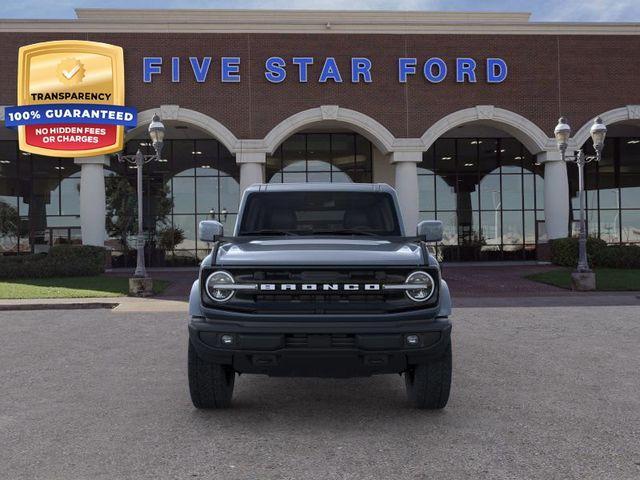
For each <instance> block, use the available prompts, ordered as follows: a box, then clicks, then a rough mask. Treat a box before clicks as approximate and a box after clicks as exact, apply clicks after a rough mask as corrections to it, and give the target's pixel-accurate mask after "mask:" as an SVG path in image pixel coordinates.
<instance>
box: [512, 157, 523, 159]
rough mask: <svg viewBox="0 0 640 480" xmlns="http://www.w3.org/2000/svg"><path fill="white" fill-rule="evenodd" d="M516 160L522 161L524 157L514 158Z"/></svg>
mask: <svg viewBox="0 0 640 480" xmlns="http://www.w3.org/2000/svg"><path fill="white" fill-rule="evenodd" d="M513 159H514V160H522V157H513Z"/></svg>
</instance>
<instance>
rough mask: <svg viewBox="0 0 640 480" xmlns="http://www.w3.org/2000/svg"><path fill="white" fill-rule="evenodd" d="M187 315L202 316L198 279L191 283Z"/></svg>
mask: <svg viewBox="0 0 640 480" xmlns="http://www.w3.org/2000/svg"><path fill="white" fill-rule="evenodd" d="M189 316H190V317H204V314H203V313H202V309H201V308H200V279H198V280H196V281H195V282H193V285H191V293H190V294H189Z"/></svg>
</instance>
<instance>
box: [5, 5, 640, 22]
mask: <svg viewBox="0 0 640 480" xmlns="http://www.w3.org/2000/svg"><path fill="white" fill-rule="evenodd" d="M76 7H85V8H91V7H93V8H294V9H317V8H324V9H354V10H473V11H517V12H531V13H532V14H533V17H532V20H534V21H576V22H578V21H586V22H616V21H617V22H620V21H623V22H624V21H627V22H629V21H631V22H640V0H484V1H482V0H372V1H365V0H322V1H318V0H18V1H6V2H3V5H2V10H1V11H0V17H2V18H74V16H75V15H74V13H73V9H74V8H76Z"/></svg>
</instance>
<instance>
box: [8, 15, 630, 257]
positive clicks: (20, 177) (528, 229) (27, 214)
mask: <svg viewBox="0 0 640 480" xmlns="http://www.w3.org/2000/svg"><path fill="white" fill-rule="evenodd" d="M77 17H78V18H77V19H74V20H42V21H34V20H1V21H0V38H1V39H2V42H1V43H0V53H1V55H2V58H3V60H4V68H3V70H2V72H0V75H1V76H2V82H1V84H0V85H1V86H0V97H1V98H0V105H5V106H9V105H14V104H15V103H16V78H17V57H18V48H19V47H21V46H23V45H28V44H32V43H37V42H43V41H48V40H65V39H76V40H91V41H97V42H106V43H109V44H113V45H119V46H121V47H123V49H124V57H125V79H126V105H127V106H131V107H135V108H137V110H138V127H137V128H134V129H132V130H130V131H129V132H128V133H127V136H126V145H125V151H126V152H127V153H135V151H136V150H137V149H138V148H141V149H143V150H145V151H148V150H149V149H150V145H149V140H148V138H147V134H146V128H147V126H148V124H149V123H150V121H151V118H152V116H153V114H154V113H158V114H159V115H160V117H161V118H162V121H163V122H164V124H165V125H166V127H167V133H166V141H165V145H164V148H163V151H162V161H160V162H152V163H150V164H148V165H146V166H145V170H144V191H145V206H144V208H145V224H146V228H147V229H148V231H149V239H150V242H156V240H157V238H158V237H159V235H160V233H161V232H163V231H166V230H167V229H169V228H179V229H180V230H181V231H182V232H183V233H184V239H182V240H181V241H180V242H179V243H177V244H175V245H170V246H169V247H167V248H166V249H168V250H170V252H164V254H163V258H167V254H169V256H170V257H171V258H172V259H173V261H174V263H175V264H189V263H193V262H195V261H197V259H199V258H202V256H203V255H205V254H206V252H207V245H206V244H200V243H199V242H198V240H197V238H196V231H197V223H198V221H200V220H202V219H206V218H216V219H219V220H221V221H223V222H225V223H226V225H227V227H228V228H231V226H232V225H233V223H234V222H235V214H236V212H237V208H238V203H239V198H240V194H241V191H242V190H243V189H244V188H246V187H247V186H248V185H251V184H252V183H256V182H319V181H323V182H324V181H329V182H345V181H346V182H384V183H388V184H390V185H392V186H394V187H395V188H396V189H397V191H398V195H399V199H400V204H401V208H402V211H403V217H404V222H405V226H406V227H407V228H408V229H409V231H413V229H415V225H416V223H417V221H419V220H420V219H427V218H438V219H440V220H442V221H443V223H444V227H445V238H444V241H443V247H444V248H443V250H444V251H445V252H446V254H445V258H446V259H451V260H499V259H533V258H536V256H537V255H538V254H539V252H540V251H541V250H542V249H541V248H540V246H541V245H543V244H545V243H546V242H547V241H548V239H553V238H562V237H566V236H568V235H570V234H572V233H574V232H575V228H576V227H575V220H577V218H578V200H577V198H578V197H577V171H576V167H575V165H573V164H566V163H564V162H563V161H562V160H561V158H560V153H559V152H558V149H557V146H556V142H555V140H554V138H553V129H554V126H555V124H556V123H557V120H558V117H560V116H566V117H567V118H568V119H569V122H570V124H571V125H572V127H573V133H572V137H571V142H570V146H569V148H570V149H573V150H576V149H578V148H582V147H584V148H585V150H586V151H587V153H589V152H590V151H591V148H592V147H591V146H590V139H589V128H590V126H591V124H592V122H593V119H594V117H596V116H600V117H601V118H602V120H603V121H604V123H605V124H606V125H607V127H608V135H607V140H606V142H605V149H604V152H603V159H602V161H601V162H599V163H598V164H595V163H592V164H590V165H589V166H588V167H587V169H586V190H587V222H588V230H589V233H590V234H592V235H595V236H598V237H600V238H603V239H604V240H606V241H607V242H608V243H640V89H639V88H638V79H640V61H639V60H640V58H636V57H640V25H639V24H610V23H592V24H586V23H581V24H561V23H535V22H531V21H529V15H528V14H519V13H505V14H502V13H428V12H330V11H327V12H323V11H315V12H310V11H309V12H307V11H305V12H301V11H221V10H203V11H193V10H191V11H189V10H177V11H167V10H161V11H132V10H100V9H96V10H94V9H89V10H84V9H79V10H77ZM0 130H1V133H0V207H2V210H1V211H0V213H2V216H0V219H2V220H1V222H0V252H3V253H6V254H13V253H16V252H26V251H42V250H46V249H47V248H48V247H50V246H51V245H55V244H57V243H65V242H72V243H79V242H83V243H85V244H97V245H103V244H106V245H107V246H108V247H109V248H110V249H112V250H113V251H114V258H116V257H118V255H120V254H121V253H122V251H123V250H125V249H124V248H123V245H122V239H121V238H119V235H118V234H117V233H116V232H115V231H114V229H113V228H112V226H111V225H110V222H106V221H105V218H106V214H107V210H108V211H109V212H110V213H111V214H114V215H116V216H117V215H118V214H120V215H122V212H123V211H124V210H122V209H121V210H118V208H117V203H118V201H117V198H120V197H122V195H120V197H118V191H119V190H118V189H119V188H120V189H121V188H122V182H123V181H125V180H126V181H128V182H129V183H130V184H131V185H133V186H135V173H136V170H135V168H132V166H131V165H127V164H122V163H119V162H118V161H117V159H116V158H115V157H111V156H100V157H90V158H77V159H73V158H54V157H42V156H38V155H35V154H25V152H21V151H20V150H19V149H18V143H17V135H16V133H15V131H14V130H11V129H9V128H5V127H4V126H3V127H2V128H1V129H0ZM125 183H126V182H125ZM120 193H121V190H120ZM125 197H126V195H125ZM132 208H135V203H134V204H133V206H132ZM158 243H161V242H158ZM154 244H155V243H154ZM149 250H150V251H152V250H153V248H150V249H149ZM150 255H151V254H150ZM120 256H122V255H120ZM122 257H123V258H122V263H121V264H123V265H125V264H127V260H126V258H124V256H122ZM150 261H151V263H152V264H153V263H154V262H155V261H156V260H154V258H150Z"/></svg>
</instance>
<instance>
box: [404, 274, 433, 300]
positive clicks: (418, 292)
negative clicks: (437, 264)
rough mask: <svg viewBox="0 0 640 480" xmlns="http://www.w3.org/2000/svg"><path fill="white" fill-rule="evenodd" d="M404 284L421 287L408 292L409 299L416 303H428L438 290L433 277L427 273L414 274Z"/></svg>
mask: <svg viewBox="0 0 640 480" xmlns="http://www.w3.org/2000/svg"><path fill="white" fill-rule="evenodd" d="M404 283H408V284H412V283H415V284H416V285H420V288H416V289H415V290H414V289H411V290H407V291H406V292H407V297H409V298H410V299H411V300H413V301H414V302H426V301H427V300H429V299H430V298H431V296H432V295H433V292H434V291H435V289H436V284H435V282H434V281H433V277H432V276H431V275H429V274H428V273H427V272H421V271H419V272H413V273H411V274H409V276H408V277H407V279H406V280H405V282H404Z"/></svg>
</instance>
